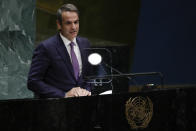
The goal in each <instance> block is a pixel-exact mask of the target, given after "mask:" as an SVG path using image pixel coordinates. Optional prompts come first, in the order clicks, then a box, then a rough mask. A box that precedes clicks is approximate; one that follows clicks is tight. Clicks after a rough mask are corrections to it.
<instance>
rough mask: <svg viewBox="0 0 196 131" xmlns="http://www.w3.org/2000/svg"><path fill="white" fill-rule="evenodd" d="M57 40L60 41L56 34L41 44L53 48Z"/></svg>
mask: <svg viewBox="0 0 196 131" xmlns="http://www.w3.org/2000/svg"><path fill="white" fill-rule="evenodd" d="M57 40H58V36H57V34H56V35H54V36H51V37H50V38H48V39H46V40H44V41H42V42H41V44H43V45H44V46H52V45H55V44H56V42H57Z"/></svg>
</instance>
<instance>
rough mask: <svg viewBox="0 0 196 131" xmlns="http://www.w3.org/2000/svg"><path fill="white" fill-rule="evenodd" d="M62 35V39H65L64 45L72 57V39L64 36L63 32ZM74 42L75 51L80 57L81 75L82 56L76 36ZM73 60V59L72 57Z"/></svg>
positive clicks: (80, 67) (78, 57)
mask: <svg viewBox="0 0 196 131" xmlns="http://www.w3.org/2000/svg"><path fill="white" fill-rule="evenodd" d="M60 36H61V39H62V40H63V43H64V45H65V47H66V49H67V52H68V53H69V57H70V59H71V54H70V52H71V47H70V43H71V41H70V40H68V39H67V38H66V37H64V36H63V35H62V34H61V33H60ZM72 42H74V43H75V45H74V52H75V54H76V57H77V59H78V63H79V69H80V75H81V73H82V58H81V54H80V49H79V46H78V43H77V42H76V38H74V39H73V41H72ZM71 61H72V59H71Z"/></svg>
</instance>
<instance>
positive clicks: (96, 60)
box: [88, 53, 102, 65]
mask: <svg viewBox="0 0 196 131" xmlns="http://www.w3.org/2000/svg"><path fill="white" fill-rule="evenodd" d="M101 61H102V56H101V55H100V54H99V53H92V54H90V55H89V56H88V62H89V63H90V64H91V65H98V64H100V63H101Z"/></svg>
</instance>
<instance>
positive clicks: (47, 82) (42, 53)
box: [27, 34, 91, 98]
mask: <svg viewBox="0 0 196 131" xmlns="http://www.w3.org/2000/svg"><path fill="white" fill-rule="evenodd" d="M76 40H77V43H78V45H79V48H80V53H81V58H82V67H83V68H82V74H81V76H80V78H79V80H76V79H75V77H74V73H73V67H72V64H71V60H70V57H69V54H68V52H67V49H66V47H65V45H64V43H63V41H62V39H61V37H60V35H59V34H57V35H55V36H53V37H51V38H49V39H47V40H45V41H43V42H42V43H40V44H39V45H38V47H37V48H36V49H35V50H34V53H33V57H32V63H31V68H30V71H29V75H28V83H27V86H28V88H29V89H30V90H32V91H33V92H34V93H35V94H37V95H39V96H40V97H44V98H55V97H59V98H60V97H64V96H65V93H66V92H67V91H69V90H70V89H72V88H73V87H78V86H79V87H82V88H85V89H87V90H89V91H91V86H90V85H89V84H87V82H85V81H84V80H83V76H85V75H87V74H88V72H87V71H88V62H87V53H86V51H84V48H89V46H90V43H89V41H88V40H87V39H86V38H82V37H77V38H76Z"/></svg>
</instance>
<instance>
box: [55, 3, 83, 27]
mask: <svg viewBox="0 0 196 131" xmlns="http://www.w3.org/2000/svg"><path fill="white" fill-rule="evenodd" d="M63 11H71V12H76V13H77V14H78V16H79V11H78V8H77V7H76V6H75V5H73V4H64V5H62V6H61V7H60V8H59V9H58V10H57V20H58V21H59V23H60V24H62V12H63Z"/></svg>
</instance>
